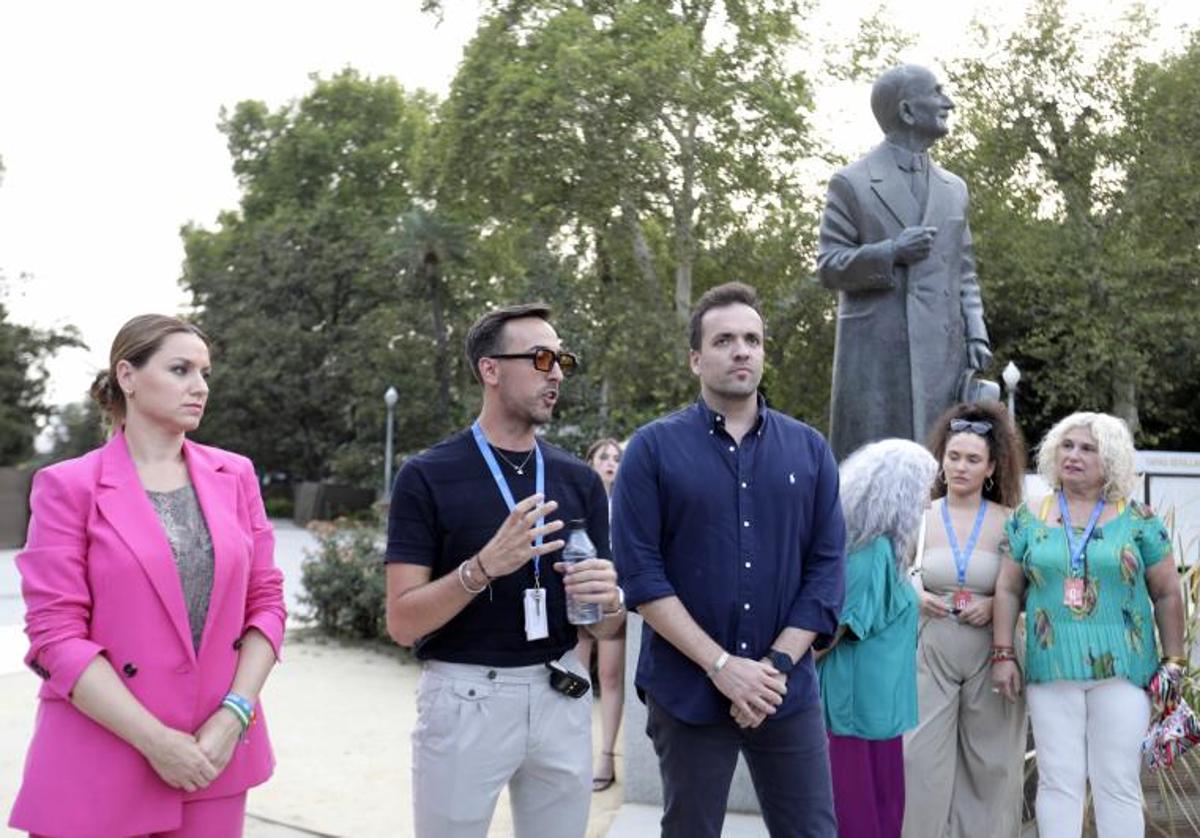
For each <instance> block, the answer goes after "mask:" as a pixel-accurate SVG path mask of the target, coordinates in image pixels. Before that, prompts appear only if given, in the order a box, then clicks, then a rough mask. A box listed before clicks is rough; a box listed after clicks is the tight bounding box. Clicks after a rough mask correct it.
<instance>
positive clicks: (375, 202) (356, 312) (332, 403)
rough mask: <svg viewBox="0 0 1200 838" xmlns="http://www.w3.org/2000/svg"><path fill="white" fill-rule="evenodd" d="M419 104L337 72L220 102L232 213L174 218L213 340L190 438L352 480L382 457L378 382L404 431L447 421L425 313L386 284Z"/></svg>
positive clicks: (418, 137) (417, 153) (407, 189)
mask: <svg viewBox="0 0 1200 838" xmlns="http://www.w3.org/2000/svg"><path fill="white" fill-rule="evenodd" d="M430 108H431V100H430V98H429V97H428V96H426V95H425V94H423V93H416V94H409V93H406V92H405V91H404V90H403V89H402V88H400V87H399V86H398V85H397V84H396V83H395V81H393V80H390V79H375V80H372V79H365V78H362V77H360V76H359V75H358V74H357V73H356V72H355V71H353V70H345V71H343V72H341V73H339V74H338V75H336V76H334V77H333V78H331V79H321V78H314V88H313V90H312V92H311V93H309V94H308V95H307V96H305V97H304V98H303V99H301V100H300V101H299V102H294V103H292V104H290V105H288V106H285V107H283V108H281V109H280V110H279V111H277V112H274V113H271V112H269V111H268V110H267V108H266V107H265V106H264V105H262V103H259V102H242V103H241V104H239V105H238V106H237V107H236V108H235V109H234V111H233V113H232V114H225V115H224V119H223V121H222V125H221V128H222V130H223V131H224V132H225V134H226V136H227V137H228V138H229V147H230V152H231V154H232V156H233V160H234V171H235V172H236V173H237V175H238V178H239V182H240V183H241V185H242V190H243V198H242V206H241V211H240V212H236V213H234V212H228V213H225V214H223V215H222V216H221V218H220V221H219V226H218V229H216V230H213V231H210V230H205V229H201V228H198V227H187V228H185V229H184V231H183V237H184V245H185V251H186V263H185V266H184V275H183V279H182V284H183V286H184V288H185V289H186V290H187V291H189V292H190V294H191V296H192V302H193V305H194V306H195V307H196V309H197V314H196V320H197V322H198V323H199V324H200V325H201V327H202V328H204V329H205V331H206V332H207V333H208V334H209V335H211V336H212V338H213V341H214V353H213V355H214V373H213V379H212V386H213V393H214V398H213V400H212V402H211V408H210V413H209V416H208V417H207V418H206V421H205V425H204V428H203V431H202V436H203V438H204V439H206V440H209V441H212V442H214V443H216V444H220V445H223V446H227V447H230V448H233V449H235V450H238V451H243V452H245V453H246V454H248V455H250V456H251V457H253V458H254V460H255V462H256V464H257V465H258V466H259V468H262V469H266V470H270V471H286V472H288V473H290V474H291V475H292V476H293V477H295V478H307V479H322V478H325V477H328V476H330V475H337V476H338V477H339V478H341V479H343V480H349V481H351V482H360V483H366V482H368V481H372V480H374V479H375V475H376V474H378V473H379V472H380V471H382V439H383V433H384V405H383V399H382V397H383V392H384V391H385V390H386V389H387V387H388V385H389V384H393V385H395V386H396V387H397V389H398V390H399V391H400V392H401V394H402V397H401V402H400V405H399V407H398V410H399V419H400V422H399V424H400V427H401V428H402V429H404V428H408V427H411V426H413V425H422V426H424V425H430V426H432V427H436V428H441V427H444V426H445V417H444V416H440V415H434V413H433V410H432V409H431V408H433V407H435V406H436V404H437V401H436V399H434V398H432V395H433V390H434V388H433V385H432V384H431V382H432V381H433V380H434V376H432V375H431V374H430V372H431V370H430V366H431V364H430V362H429V360H428V357H429V352H428V346H429V342H430V341H429V339H428V337H427V329H426V328H425V324H424V322H423V319H424V313H423V311H422V310H421V307H420V306H418V305H414V304H413V303H412V301H410V300H408V299H406V298H405V296H404V294H403V289H402V288H401V286H400V282H399V277H400V275H401V273H402V271H403V269H404V263H403V259H402V256H403V254H401V253H400V251H399V245H398V242H400V241H401V239H402V238H403V234H402V230H401V229H400V228H401V227H402V226H403V224H402V222H398V219H399V218H400V216H401V213H402V212H403V211H404V210H405V209H407V208H408V207H409V206H410V204H411V202H412V201H413V199H414V192H413V186H414V171H415V167H416V166H417V165H418V164H417V161H418V160H419V159H420V157H421V153H422V152H421V143H422V140H423V137H424V134H425V132H426V130H427V122H428V118H429V115H430ZM400 439H401V443H402V446H401V450H403V444H404V443H408V442H412V443H418V442H425V441H427V440H426V439H424V438H421V439H419V440H414V439H412V437H411V436H410V437H408V438H405V436H404V435H403V431H402V434H401V437H400Z"/></svg>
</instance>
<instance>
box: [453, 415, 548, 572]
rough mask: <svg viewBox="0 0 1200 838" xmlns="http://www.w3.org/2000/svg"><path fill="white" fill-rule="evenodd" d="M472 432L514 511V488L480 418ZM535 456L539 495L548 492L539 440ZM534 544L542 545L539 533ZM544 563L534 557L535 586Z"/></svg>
mask: <svg viewBox="0 0 1200 838" xmlns="http://www.w3.org/2000/svg"><path fill="white" fill-rule="evenodd" d="M471 433H472V434H473V435H474V437H475V445H476V446H478V447H479V453H480V454H482V455H483V461H484V462H485V463H487V467H488V470H489V471H491V473H492V479H493V480H495V481H496V488H498V489H499V490H500V497H502V498H504V503H505V505H506V506H507V507H508V511H509V512H512V511H513V509H514V508H515V507H516V505H517V502H516V501H515V500H513V494H512V490H511V489H509V488H508V481H507V480H505V479H504V473H503V472H502V471H500V464H499V463H498V462H496V455H495V454H493V453H492V449H491V446H489V445H488V441H487V437H485V436H484V435H483V428H481V427H479V420H478V419H477V420H475V423H474V424H473V425H471ZM533 456H534V459H535V461H536V463H537V468H536V474H537V477H535V478H534V484H533V490H534V491H535V492H537V493H538V494H539V495H543V496H544V495H545V494H546V463H545V461H544V460H543V459H542V449H541V448H539V447H538V444H537V440H534V442H533ZM545 523H546V519H545V518H538V521H537V525H538V526H539V527H540V526H543V525H544V524H545ZM533 543H534V546H536V547H541V546H542V537H541V536H540V535H539V536H538V537H537V538H536V539H535V540H534V542H533ZM541 583H542V563H541V556H534V557H533V587H535V588H540V587H541V586H542V584H541Z"/></svg>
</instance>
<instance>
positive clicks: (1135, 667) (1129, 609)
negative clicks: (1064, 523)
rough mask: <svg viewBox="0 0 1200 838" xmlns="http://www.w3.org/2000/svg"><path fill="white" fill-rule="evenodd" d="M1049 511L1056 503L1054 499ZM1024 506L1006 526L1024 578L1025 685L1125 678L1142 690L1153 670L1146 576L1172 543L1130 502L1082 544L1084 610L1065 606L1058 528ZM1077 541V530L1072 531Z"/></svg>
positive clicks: (1065, 572) (1064, 559)
mask: <svg viewBox="0 0 1200 838" xmlns="http://www.w3.org/2000/svg"><path fill="white" fill-rule="evenodd" d="M1051 503H1053V496H1052V497H1051ZM1051 503H1044V504H1043V505H1042V514H1041V516H1038V515H1035V514H1034V513H1033V512H1031V511H1030V509H1029V507H1028V506H1027V505H1025V504H1021V506H1020V507H1018V508H1017V510H1016V511H1015V512H1014V513H1013V514H1012V516H1011V517H1010V518H1009V519H1008V521H1007V523H1005V525H1004V530H1005V535H1006V536H1007V541H1008V548H1009V550H1010V551H1011V555H1012V557H1013V559H1014V560H1016V561H1017V562H1018V563H1019V564H1020V565H1021V567H1022V569H1023V570H1024V571H1025V581H1026V583H1027V584H1026V588H1025V629H1026V638H1025V648H1026V653H1025V669H1026V671H1025V677H1026V679H1027V680H1028V681H1030V682H1033V683H1037V682H1041V681H1091V680H1101V679H1103V678H1112V677H1120V678H1126V679H1128V680H1129V681H1130V682H1132V683H1134V684H1136V685H1137V686H1139V687H1144V686H1146V684H1147V683H1148V682H1149V681H1150V677H1151V676H1152V675H1153V674H1154V671H1155V669H1157V668H1158V652H1157V650H1156V647H1155V638H1154V610H1153V606H1152V603H1151V601H1150V593H1149V591H1148V590H1147V588H1146V570H1147V569H1148V568H1151V567H1153V566H1154V565H1156V564H1158V563H1159V562H1160V561H1162V560H1164V559H1166V560H1168V561H1172V559H1171V538H1170V536H1169V535H1168V534H1167V530H1166V528H1165V527H1164V526H1163V525H1162V522H1161V521H1159V520H1158V518H1157V517H1155V515H1154V513H1153V512H1151V511H1150V509H1149V508H1148V507H1146V506H1144V505H1142V504H1140V503H1138V502H1137V501H1133V502H1131V503H1129V504H1128V505H1126V506H1125V508H1124V509H1122V510H1121V511H1120V513H1119V514H1118V515H1117V517H1115V518H1113V519H1112V520H1111V521H1109V522H1108V523H1106V524H1104V526H1102V527H1101V526H1097V527H1096V529H1095V530H1094V531H1093V532H1092V537H1091V538H1090V539H1089V540H1088V544H1087V552H1086V556H1087V584H1086V586H1085V588H1084V595H1083V605H1082V606H1080V607H1078V608H1073V607H1068V606H1066V605H1064V604H1063V584H1064V581H1065V580H1066V579H1067V577H1068V576H1069V568H1070V559H1069V556H1068V552H1067V539H1066V536H1065V534H1064V532H1063V528H1062V527H1057V526H1052V525H1050V524H1049V523H1047V520H1048V519H1049V510H1050V507H1051ZM1075 529H1076V531H1077V532H1078V533H1080V534H1082V530H1083V528H1082V527H1076V528H1075Z"/></svg>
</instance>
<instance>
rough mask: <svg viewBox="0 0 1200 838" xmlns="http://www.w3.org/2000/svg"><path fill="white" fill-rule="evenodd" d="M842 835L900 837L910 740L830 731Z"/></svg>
mask: <svg viewBox="0 0 1200 838" xmlns="http://www.w3.org/2000/svg"><path fill="white" fill-rule="evenodd" d="M829 768H830V771H831V773H832V774H833V808H834V811H835V812H836V813H837V823H838V838H900V827H901V825H902V824H903V823H904V740H903V738H902V737H900V736H897V737H895V738H894V739H859V738H858V737H857V736H835V735H834V734H832V733H831V734H829Z"/></svg>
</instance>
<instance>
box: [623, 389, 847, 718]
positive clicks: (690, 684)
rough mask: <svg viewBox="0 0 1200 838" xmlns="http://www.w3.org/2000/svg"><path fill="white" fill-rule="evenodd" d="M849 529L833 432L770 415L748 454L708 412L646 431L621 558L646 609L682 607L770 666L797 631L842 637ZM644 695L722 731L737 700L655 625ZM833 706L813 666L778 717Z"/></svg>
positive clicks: (798, 673)
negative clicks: (828, 438)
mask: <svg viewBox="0 0 1200 838" xmlns="http://www.w3.org/2000/svg"><path fill="white" fill-rule="evenodd" d="M845 539H846V530H845V525H844V523H843V521H842V511H841V506H840V504H839V501H838V472H837V465H836V464H835V463H834V460H833V455H832V453H831V452H830V450H829V446H828V445H827V444H826V442H825V440H824V438H822V437H821V435H820V434H819V433H817V432H816V431H815V430H813V429H812V428H810V427H809V426H808V425H805V424H804V423H802V422H799V421H797V420H795V419H792V418H791V417H789V416H786V415H784V414H782V413H779V412H777V411H775V410H771V409H770V408H767V407H766V406H765V405H764V404H763V403H762V402H761V399H760V404H759V414H758V420H757V422H756V424H755V426H754V427H753V428H752V429H751V430H750V431H749V432H747V433H746V435H745V436H743V437H742V441H741V444H738V443H735V442H734V440H733V438H732V437H731V436H730V435H729V434H728V433H727V432H726V431H725V423H724V417H722V416H721V415H720V414H717V413H715V412H713V411H712V410H710V409H709V408H708V406H707V405H706V404H705V403H704V401H703V399H700V400H698V401H697V402H696V404H694V405H692V406H691V407H688V408H685V409H683V410H680V411H678V412H676V413H673V414H671V415H670V416H666V417H664V418H662V419H659V420H657V421H655V422H652V423H650V424H649V425H646V426H645V427H643V428H641V429H640V430H638V432H637V433H636V434H635V435H634V437H633V439H632V440H631V441H630V443H629V446H628V448H627V449H626V451H625V453H624V455H623V456H622V458H621V471H620V474H619V476H618V477H617V481H616V487H615V490H614V497H613V525H612V540H613V557H614V560H615V561H616V564H617V569H618V572H619V574H620V579H621V586H622V587H623V588H624V590H625V601H626V603H627V605H628V607H629V608H631V609H633V608H636V607H637V606H639V605H641V604H642V603H646V602H652V601H653V600H656V599H662V598H663V597H670V596H677V597H679V599H680V600H681V601H682V602H683V605H684V607H685V608H687V610H688V612H689V613H690V614H691V615H692V617H693V619H695V620H696V622H697V623H698V624H699V625H700V627H701V628H703V629H704V630H705V631H706V632H707V633H708V634H709V636H711V637H712V638H713V640H715V641H716V642H717V643H719V644H720V645H721V646H722V647H723V648H724V649H725V650H726V651H728V652H729V653H730V654H732V655H740V656H742V657H748V658H752V659H758V658H761V657H762V656H763V655H764V654H765V653H766V652H767V651H768V650H769V649H770V647H771V644H772V643H773V642H774V640H775V639H776V638H777V637H778V636H779V633H780V632H781V631H783V629H785V628H787V627H789V626H790V627H794V628H800V629H808V630H810V631H815V632H816V633H817V635H818V643H820V642H822V641H824V642H828V640H829V638H830V637H831V636H832V635H833V634H834V632H835V631H836V630H837V622H838V612H839V611H840V610H841V607H842V598H843V595H844V592H845V575H844V565H843V550H844V547H845ZM637 686H638V687H639V689H641V690H645V691H646V692H647V693H649V694H650V695H651V696H653V698H654V700H655V701H656V702H657V703H658V704H659V705H660V706H661V707H663V709H665V710H666V711H668V712H669V713H671V715H672V716H674V717H676V718H677V719H680V720H681V721H684V722H689V723H692V724H711V723H714V722H718V721H721V720H722V719H726V718H728V716H729V700H728V699H726V698H725V697H724V696H723V695H722V694H721V693H720V692H719V691H718V690H717V689H716V687H714V686H713V685H712V683H711V682H710V681H709V680H708V678H707V676H706V674H705V672H704V670H702V669H701V668H700V667H698V666H697V665H696V664H695V663H693V662H692V661H691V660H690V659H689V658H687V657H686V656H685V655H683V654H682V653H681V652H680V651H679V650H677V649H676V648H675V647H674V646H672V645H671V644H670V643H669V642H667V641H666V640H665V639H663V638H661V637H659V636H658V635H657V634H656V633H655V632H654V631H653V629H651V627H650V626H649V624H647V625H646V627H645V629H644V631H643V634H642V648H641V655H640V657H639V659H638V667H637ZM818 698H819V695H818V690H817V680H816V671H815V669H814V667H813V661H812V654H811V653H808V654H805V656H804V657H803V658H802V659H801V660H800V662H799V663H798V664H797V665H796V668H795V669H793V670H792V673H791V675H790V677H789V680H788V691H787V695H786V696H785V697H784V701H783V704H782V705H781V706H780V708H779V709H778V710H777V711H776V717H782V716H786V715H787V714H788V713H790V712H792V711H794V710H798V709H800V708H801V707H804V706H808V705H811V704H812V703H814V702H816V701H817V700H818Z"/></svg>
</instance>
